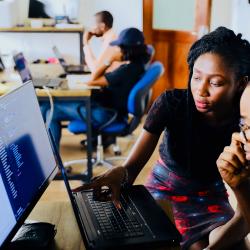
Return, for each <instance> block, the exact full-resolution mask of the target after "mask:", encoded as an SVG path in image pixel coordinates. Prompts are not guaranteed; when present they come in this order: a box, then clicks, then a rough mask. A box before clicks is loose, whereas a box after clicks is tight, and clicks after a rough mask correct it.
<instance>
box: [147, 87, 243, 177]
mask: <svg viewBox="0 0 250 250" xmlns="http://www.w3.org/2000/svg"><path fill="white" fill-rule="evenodd" d="M189 119H190V116H188V109H187V90H177V89H176V90H172V91H166V92H164V93H163V94H162V95H161V96H160V97H159V98H158V99H157V100H156V101H155V103H154V104H153V105H152V107H151V109H150V111H149V113H148V116H147V119H146V122H145V124H144V129H145V130H147V131H148V132H150V133H153V134H160V133H161V132H162V131H163V130H165V131H164V135H163V141H162V143H161V145H160V149H159V152H160V157H161V159H162V160H163V162H164V163H165V164H166V165H167V166H168V167H169V168H170V169H171V170H172V171H174V172H177V173H178V174H179V175H181V176H186V177H189V178H193V179H199V180H204V181H210V180H215V179H218V178H220V175H219V172H218V170H217V166H216V160H217V159H218V157H219V155H220V154H221V153H222V151H223V149H224V147H225V146H227V145H230V142H231V136H232V133H233V132H235V131H238V119H239V117H235V119H234V121H232V122H231V123H230V124H227V125H225V126H221V127H219V128H217V127H211V126H209V125H208V124H206V123H205V122H203V121H201V120H199V119H198V118H196V119H194V120H195V121H194V122H192V126H191V128H192V129H191V131H190V129H188V128H189V125H188V124H189V123H188V121H189Z"/></svg>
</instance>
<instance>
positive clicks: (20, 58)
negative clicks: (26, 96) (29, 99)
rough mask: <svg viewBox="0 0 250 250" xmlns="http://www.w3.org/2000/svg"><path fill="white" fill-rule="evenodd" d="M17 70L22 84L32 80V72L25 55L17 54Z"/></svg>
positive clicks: (14, 57)
mask: <svg viewBox="0 0 250 250" xmlns="http://www.w3.org/2000/svg"><path fill="white" fill-rule="evenodd" d="M13 59H14V62H15V65H16V70H17V71H18V72H19V74H20V76H21V79H22V82H27V81H30V80H32V76H31V72H30V70H29V67H28V63H27V61H26V59H25V57H24V55H23V53H21V52H20V53H17V54H15V55H14V56H13Z"/></svg>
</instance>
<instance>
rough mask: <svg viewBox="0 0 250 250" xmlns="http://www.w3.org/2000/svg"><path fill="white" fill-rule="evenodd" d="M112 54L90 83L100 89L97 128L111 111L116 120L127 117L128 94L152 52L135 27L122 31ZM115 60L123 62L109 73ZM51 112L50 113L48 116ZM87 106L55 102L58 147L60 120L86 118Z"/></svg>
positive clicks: (94, 100)
mask: <svg viewBox="0 0 250 250" xmlns="http://www.w3.org/2000/svg"><path fill="white" fill-rule="evenodd" d="M110 45H111V46H114V50H113V53H112V54H110V55H109V58H107V60H106V62H103V63H101V64H100V65H99V68H98V71H97V72H96V73H95V74H94V75H92V78H91V80H90V81H89V82H88V83H87V84H88V85H90V86H100V87H101V90H99V91H96V92H95V93H94V94H93V95H92V96H91V117H92V125H93V126H94V127H98V126H100V125H102V124H104V123H105V122H107V121H108V120H109V119H110V118H111V115H112V114H110V112H109V111H108V110H110V109H114V110H116V111H117V113H118V117H117V119H124V116H127V113H128V111H127V101H128V96H129V93H130V91H131V89H132V88H133V86H134V85H135V84H136V83H137V82H138V81H139V79H140V78H141V77H142V75H143V73H144V72H145V64H146V63H147V62H148V60H149V58H150V55H149V54H148V52H147V45H146V44H145V43H144V36H143V33H142V32H141V31H140V30H138V29H136V28H128V29H125V30H123V31H122V32H121V33H120V34H119V37H118V39H117V40H115V41H113V42H111V44H110ZM114 61H121V62H123V64H122V65H121V66H119V67H118V68H117V69H116V70H114V71H109V72H106V70H107V68H108V67H109V66H110V64H112V62H114ZM49 114H50V111H48V112H47V117H49ZM86 117H87V116H86V108H85V106H84V105H83V103H82V102H70V103H69V102H56V103H55V105H54V114H53V117H52V120H51V123H50V126H49V127H50V129H51V132H52V135H53V137H54V140H55V142H56V144H57V146H58V147H59V143H60V138H61V121H71V120H82V119H83V120H86Z"/></svg>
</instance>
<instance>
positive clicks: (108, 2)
mask: <svg viewBox="0 0 250 250" xmlns="http://www.w3.org/2000/svg"><path fill="white" fill-rule="evenodd" d="M51 1H55V0H51ZM71 1H73V0H71ZM4 2H13V3H14V4H13V7H12V9H11V10H12V12H11V13H9V14H11V17H10V16H8V13H5V14H3V15H2V13H3V12H2V10H1V8H6V4H5V3H4ZM57 2H61V3H62V2H65V3H67V1H66V0H58V1H57ZM75 2H76V4H77V5H78V6H79V8H78V9H77V11H76V13H77V14H76V17H75V18H76V20H77V21H78V23H77V24H72V26H71V27H74V25H75V27H83V28H84V29H89V28H90V27H91V26H92V24H93V15H94V14H95V13H96V12H98V11H101V10H108V11H110V12H111V13H112V14H113V16H114V30H115V32H116V33H117V34H118V33H119V32H120V31H121V30H123V29H125V28H128V27H136V28H138V29H139V30H141V31H143V32H144V35H145V39H146V43H147V44H151V45H153V47H154V49H155V55H154V58H153V60H157V61H160V62H161V63H162V64H163V65H164V67H165V71H164V74H163V75H162V76H161V78H160V79H159V80H158V81H157V82H156V84H155V85H154V87H153V92H152V96H151V101H150V103H152V102H153V101H154V100H155V99H156V98H157V97H158V96H159V95H160V94H161V93H162V92H163V91H164V90H166V89H173V88H185V87H186V83H187V78H188V68H187V65H186V56H187V53H188V50H189V48H190V46H191V44H192V43H193V42H194V41H195V40H197V39H198V38H199V37H201V36H202V35H204V34H206V33H207V32H209V31H213V30H214V29H216V28H217V27H219V26H225V27H228V28H230V29H233V30H234V31H235V32H236V33H238V32H240V33H242V34H243V37H244V38H245V39H247V40H250V26H249V25H248V24H249V18H250V15H249V13H250V3H249V1H248V0H78V1H75ZM55 3H56V1H55ZM28 8H29V0H11V1H8V0H3V1H0V13H1V14H0V31H1V28H6V26H5V25H6V18H7V19H10V21H9V23H11V24H12V25H13V26H16V25H19V26H21V25H30V23H31V22H32V21H31V20H32V19H29V18H28ZM62 14H64V13H62ZM49 23H50V20H46V19H44V20H43V24H44V25H47V24H49ZM2 24H3V25H2ZM64 27H70V26H67V24H65V26H63V24H61V28H64ZM7 28H11V27H7ZM91 43H92V46H93V48H95V49H94V51H95V52H96V54H98V53H99V48H100V46H99V45H100V40H99V39H98V38H94V39H92V41H91ZM55 45H56V46H57V47H58V48H59V50H60V52H61V53H62V54H63V56H64V58H65V59H66V61H67V62H68V63H72V64H78V63H79V62H80V53H79V35H78V34H75V33H74V34H73V33H72V34H69V33H64V34H58V33H47V34H46V33H29V34H27V33H25V32H23V33H20V32H18V33H15V32H0V55H1V56H2V59H3V61H4V63H5V64H6V68H12V67H13V66H14V64H13V61H12V55H13V52H16V51H22V52H23V53H24V55H25V57H26V59H27V60H28V62H29V63H32V62H34V61H35V60H37V59H42V60H47V59H48V58H52V57H55V55H54V54H53V51H52V47H53V46H55ZM38 74H41V75H43V74H47V72H38ZM142 125H143V119H142V122H141V124H140V126H139V127H138V128H137V129H136V130H135V131H134V133H133V135H129V136H127V137H125V138H124V137H122V138H119V139H118V144H119V145H120V147H121V154H122V156H124V157H126V156H127V155H128V153H129V152H130V150H131V148H132V146H133V144H134V143H135V141H136V138H137V137H138V135H139V133H140V131H141V128H142ZM82 138H83V135H73V134H70V133H69V132H68V131H67V130H66V129H63V137H62V143H61V154H62V158H63V160H65V161H68V160H72V159H76V158H79V157H82V156H86V152H85V151H84V150H83V149H82V147H81V143H80V142H81V140H82ZM105 154H106V156H113V155H114V152H113V150H112V149H107V150H106V151H105ZM157 159H158V147H157V148H156V151H155V152H154V154H153V156H152V157H151V159H150V161H149V162H148V163H147V166H146V168H145V169H144V170H143V171H142V173H141V174H140V175H139V177H138V178H137V181H136V183H142V184H143V183H144V182H145V180H146V176H147V175H148V173H149V171H150V169H151V167H152V166H153V162H155V161H156V160H157ZM76 169H77V170H76V172H79V171H82V169H81V165H79V166H77V167H76ZM105 170H106V168H102V167H100V168H97V169H94V175H96V174H99V173H102V172H103V171H105ZM73 185H74V186H77V185H78V183H76V184H73ZM229 192H230V190H229ZM230 199H231V202H232V204H233V206H234V208H235V207H236V201H235V199H234V197H233V196H230Z"/></svg>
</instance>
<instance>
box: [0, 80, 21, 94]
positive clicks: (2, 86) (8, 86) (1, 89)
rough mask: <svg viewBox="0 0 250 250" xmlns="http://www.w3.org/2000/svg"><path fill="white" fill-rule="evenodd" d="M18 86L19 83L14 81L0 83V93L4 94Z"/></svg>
mask: <svg viewBox="0 0 250 250" xmlns="http://www.w3.org/2000/svg"><path fill="white" fill-rule="evenodd" d="M19 86H20V84H19V83H16V82H8V83H0V95H4V94H6V93H8V92H10V91H11V90H13V89H15V88H17V87H19Z"/></svg>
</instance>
